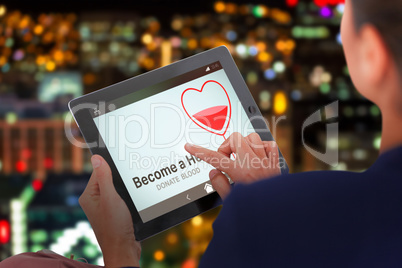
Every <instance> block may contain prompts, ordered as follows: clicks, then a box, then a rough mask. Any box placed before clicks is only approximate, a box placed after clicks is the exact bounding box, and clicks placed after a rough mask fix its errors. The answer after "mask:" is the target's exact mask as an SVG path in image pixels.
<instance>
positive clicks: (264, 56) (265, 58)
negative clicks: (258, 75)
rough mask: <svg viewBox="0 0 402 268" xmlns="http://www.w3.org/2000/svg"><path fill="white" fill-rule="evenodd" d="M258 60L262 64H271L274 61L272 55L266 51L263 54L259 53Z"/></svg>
mask: <svg viewBox="0 0 402 268" xmlns="http://www.w3.org/2000/svg"><path fill="white" fill-rule="evenodd" d="M257 59H258V61H260V62H269V61H271V60H272V55H271V54H269V53H268V52H266V51H262V52H260V53H258V56H257Z"/></svg>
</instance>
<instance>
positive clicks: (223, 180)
mask: <svg viewBox="0 0 402 268" xmlns="http://www.w3.org/2000/svg"><path fill="white" fill-rule="evenodd" d="M209 179H210V180H211V183H212V186H213V187H214V189H215V190H216V191H217V192H218V194H219V195H220V197H221V198H222V199H225V198H226V196H227V195H228V194H229V193H230V183H229V180H228V178H227V177H226V176H225V175H224V174H223V173H222V172H220V171H219V170H217V169H213V170H211V172H209Z"/></svg>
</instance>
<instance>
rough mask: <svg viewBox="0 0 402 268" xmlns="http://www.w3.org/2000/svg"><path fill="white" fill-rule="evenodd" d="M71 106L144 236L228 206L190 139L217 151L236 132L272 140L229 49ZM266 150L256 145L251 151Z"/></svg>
mask: <svg viewBox="0 0 402 268" xmlns="http://www.w3.org/2000/svg"><path fill="white" fill-rule="evenodd" d="M69 106H70V110H71V112H72V114H73V115H74V118H75V120H76V122H77V124H78V126H79V128H80V130H81V132H82V134H83V136H84V138H85V141H86V142H87V144H88V146H89V149H90V150H91V152H92V153H93V154H99V155H101V156H102V157H103V158H104V159H105V160H106V162H107V163H108V164H109V166H110V169H111V173H112V176H113V183H114V186H115V188H116V191H117V192H118V193H119V195H120V196H121V197H122V199H123V200H124V201H125V203H126V204H127V206H128V208H129V210H130V212H131V216H132V220H133V225H134V232H135V237H136V239H138V240H143V239H146V238H147V237H149V236H152V235H155V234H156V233H158V232H161V231H163V230H165V229H167V228H170V227H172V226H174V225H177V224H179V223H181V222H183V221H185V220H187V219H190V218H191V217H194V216H196V215H198V214H200V213H203V212H205V211H207V210H209V209H211V208H214V207H216V206H218V205H219V204H220V203H221V199H220V198H219V195H218V194H217V192H216V190H215V189H213V187H212V186H211V181H210V180H209V172H210V171H211V170H213V166H211V165H209V164H207V163H206V162H204V161H202V160H201V159H200V158H198V157H196V156H193V155H191V154H190V153H189V152H187V151H186V150H185V149H184V145H185V144H186V143H192V144H196V145H199V146H202V147H205V148H207V149H208V150H210V151H216V150H217V149H218V148H219V147H220V146H221V145H222V143H224V142H225V140H226V139H227V138H228V137H229V136H230V135H231V134H233V133H236V132H238V133H240V134H241V135H242V136H248V135H249V134H251V133H258V134H259V137H261V139H262V140H261V142H262V141H272V140H273V138H272V135H271V133H270V131H269V129H268V127H267V126H266V124H265V121H264V118H263V117H262V115H261V114H260V112H259V111H258V108H257V106H256V104H255V102H254V100H253V98H252V96H251V94H250V92H249V90H248V88H247V86H246V84H245V82H244V80H243V78H242V76H241V75H240V73H239V71H238V69H237V67H236V65H235V63H234V61H233V59H232V57H231V55H230V53H229V51H228V50H227V49H226V48H225V47H218V48H215V49H212V50H209V51H207V52H203V53H200V54H198V55H195V56H193V57H190V58H187V59H184V60H181V61H179V62H176V63H173V64H171V65H169V66H166V67H163V68H160V69H157V70H154V71H151V72H149V73H146V74H143V75H140V76H137V77H134V78H131V79H128V80H126V81H123V82H120V83H118V84H115V85H112V86H109V87H107V88H104V89H102V90H98V91H96V92H93V93H91V94H88V95H85V96H82V97H80V98H77V99H75V100H72V101H71V102H70V104H69ZM257 136H258V135H257ZM251 137H254V138H255V137H256V136H255V135H254V136H251ZM227 143H228V144H230V142H229V141H227ZM262 150H263V149H261V148H259V149H252V148H251V151H249V152H244V156H246V155H247V154H250V153H252V154H256V155H258V154H260V153H261V152H262ZM232 152H233V153H236V154H240V155H241V154H242V152H241V151H236V150H233V148H232ZM229 156H230V154H229V155H227V158H228V159H229V160H230V158H229ZM279 157H280V160H281V162H279V163H277V166H278V169H280V170H281V171H282V172H287V166H286V162H285V161H284V160H283V158H281V154H280V152H279ZM241 158H242V157H240V158H239V159H238V160H237V162H239V161H240V160H241ZM232 159H234V157H233V156H232ZM261 159H264V157H262V156H261ZM230 161H235V160H230ZM264 161H266V159H265V160H264ZM221 170H222V169H221ZM222 171H225V170H222ZM226 171H229V170H226ZM227 173H228V174H230V171H229V172H227ZM236 174H238V175H239V176H243V175H247V174H246V173H238V172H237V171H236V172H232V176H233V175H236ZM261 175H263V174H261ZM234 178H236V177H234ZM232 179H233V178H232Z"/></svg>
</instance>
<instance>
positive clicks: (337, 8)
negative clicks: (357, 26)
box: [336, 4, 345, 14]
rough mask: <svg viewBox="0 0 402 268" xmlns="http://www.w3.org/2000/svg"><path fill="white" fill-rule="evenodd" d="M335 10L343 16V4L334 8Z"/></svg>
mask: <svg viewBox="0 0 402 268" xmlns="http://www.w3.org/2000/svg"><path fill="white" fill-rule="evenodd" d="M336 10H337V11H338V12H339V13H340V14H343V13H344V12H345V4H338V5H337V6H336Z"/></svg>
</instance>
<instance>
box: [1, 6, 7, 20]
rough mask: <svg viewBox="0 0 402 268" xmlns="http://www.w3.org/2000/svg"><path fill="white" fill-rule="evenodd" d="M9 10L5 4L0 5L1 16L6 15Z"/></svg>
mask: <svg viewBox="0 0 402 268" xmlns="http://www.w3.org/2000/svg"><path fill="white" fill-rule="evenodd" d="M6 12H7V8H6V6H5V5H0V17H2V16H4V15H5V14H6Z"/></svg>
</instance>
